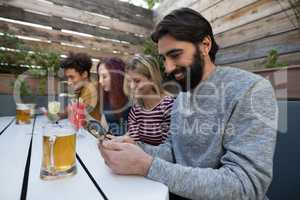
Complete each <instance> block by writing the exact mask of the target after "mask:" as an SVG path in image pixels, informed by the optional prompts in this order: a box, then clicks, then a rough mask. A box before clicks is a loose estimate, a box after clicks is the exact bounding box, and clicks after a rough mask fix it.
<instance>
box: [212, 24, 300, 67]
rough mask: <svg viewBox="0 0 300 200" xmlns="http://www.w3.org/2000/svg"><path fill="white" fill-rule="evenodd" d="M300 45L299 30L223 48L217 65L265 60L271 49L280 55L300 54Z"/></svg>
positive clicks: (219, 53)
mask: <svg viewBox="0 0 300 200" xmlns="http://www.w3.org/2000/svg"><path fill="white" fill-rule="evenodd" d="M299 44H300V34H299V29H297V30H293V31H288V32H285V33H282V34H278V35H274V36H271V37H267V38H263V39H260V40H255V41H252V42H246V43H243V44H241V45H236V46H232V47H229V48H223V49H221V50H220V51H219V52H218V54H217V57H216V63H218V64H230V63H235V62H241V61H247V60H252V59H257V58H263V57H265V56H267V54H268V52H269V51H270V50H271V49H276V50H277V52H278V53H279V54H287V53H294V52H299V51H300V45H299Z"/></svg>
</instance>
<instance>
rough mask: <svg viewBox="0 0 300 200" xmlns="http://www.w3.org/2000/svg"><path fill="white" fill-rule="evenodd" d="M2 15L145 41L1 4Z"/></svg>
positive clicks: (112, 37)
mask: <svg viewBox="0 0 300 200" xmlns="http://www.w3.org/2000/svg"><path fill="white" fill-rule="evenodd" d="M0 17H4V18H9V19H13V20H20V21H25V22H30V23H34V24H40V25H44V26H50V27H53V28H54V29H67V30H72V31H77V32H82V33H87V34H91V35H96V36H99V37H104V38H109V39H115V40H120V41H127V42H130V43H132V44H140V43H142V41H143V39H142V38H140V37H137V36H135V35H133V34H127V33H124V32H118V31H112V30H106V29H102V28H99V27H96V26H90V25H87V24H82V23H78V22H74V21H68V20H65V19H62V18H61V17H57V16H46V15H41V14H37V13H32V12H28V11H25V10H23V9H20V8H17V7H12V6H0Z"/></svg>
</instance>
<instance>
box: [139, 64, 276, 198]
mask: <svg viewBox="0 0 300 200" xmlns="http://www.w3.org/2000/svg"><path fill="white" fill-rule="evenodd" d="M277 115H278V110H277V102H276V99H275V96H274V91H273V88H272V86H271V84H270V83H269V81H267V80H265V79H263V78H262V77H260V76H258V75H254V74H252V73H249V72H246V71H243V70H240V69H235V68H230V67H217V68H216V70H215V71H214V73H213V74H212V75H211V76H210V77H209V79H208V80H206V81H203V82H201V83H200V84H199V85H198V86H197V88H195V89H194V90H193V91H192V92H187V93H180V94H179V96H178V97H177V99H176V101H175V103H174V106H173V109H172V114H171V127H170V132H171V135H170V136H169V138H168V140H167V141H166V142H165V143H164V144H162V145H160V146H158V147H154V146H150V145H146V144H141V147H142V148H143V149H144V150H145V151H146V152H147V153H149V154H151V155H152V156H153V157H154V159H153V162H152V164H151V167H150V169H149V172H148V175H147V177H148V178H149V179H152V180H155V181H158V182H161V183H163V184H165V185H167V187H168V188H169V190H170V192H172V193H175V194H177V195H179V196H182V197H185V198H190V199H204V200H210V199H211V200H218V199H220V200H235V199H237V200H244V199H264V198H266V196H265V194H266V192H267V189H268V187H269V185H270V183H271V181H272V168H273V155H274V149H275V143H276V129H277V117H278V116H277Z"/></svg>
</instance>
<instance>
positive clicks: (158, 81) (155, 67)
mask: <svg viewBox="0 0 300 200" xmlns="http://www.w3.org/2000/svg"><path fill="white" fill-rule="evenodd" d="M129 70H131V71H134V72H136V73H138V74H141V75H143V76H145V77H146V78H148V79H149V80H150V81H151V82H152V83H153V87H154V91H155V92H157V93H158V95H160V96H161V95H164V94H167V92H166V91H165V90H164V89H163V87H162V77H161V72H160V67H159V64H158V62H157V60H156V59H155V58H154V57H152V56H150V55H141V54H136V55H134V57H133V58H132V59H131V60H130V62H129V64H128V65H127V66H126V70H125V71H126V72H127V71H129ZM123 86H124V88H123V89H124V93H125V94H126V95H127V96H128V97H130V98H131V94H132V92H131V91H130V87H129V83H128V77H125V79H124V85H123Z"/></svg>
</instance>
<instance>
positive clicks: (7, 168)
mask: <svg viewBox="0 0 300 200" xmlns="http://www.w3.org/2000/svg"><path fill="white" fill-rule="evenodd" d="M2 119H4V118H0V124H1V121H3V120H2ZM45 122H46V120H45V118H44V117H38V118H37V120H36V123H35V127H34V130H33V135H32V134H31V133H32V128H33V123H32V124H29V125H16V124H15V123H12V124H11V125H10V126H9V127H8V128H7V129H6V130H5V132H4V134H2V135H1V136H0V155H1V156H0V163H1V164H0V188H1V189H0V190H1V192H0V199H20V197H21V190H22V185H26V181H25V183H23V176H24V174H25V173H24V171H25V166H26V161H27V155H28V150H29V146H30V141H31V138H32V149H31V156H30V167H29V174H27V175H28V185H27V190H26V192H27V195H26V197H27V199H30V200H40V199H49V200H54V199H55V200H56V199H63V200H68V199H70V200H71V199H72V200H73V199H76V200H80V199H84V200H86V199H100V200H102V199H105V197H106V198H107V199H109V200H114V199H115V200H119V199H128V200H129V199H130V200H135V199H138V200H148V199H149V200H150V199H151V200H152V199H155V200H156V199H157V200H159V199H162V200H167V199H169V197H168V189H167V187H166V186H165V185H163V184H161V183H158V182H154V181H151V180H148V179H146V178H144V177H136V176H120V175H115V174H113V173H112V172H111V170H110V169H109V168H108V167H107V166H106V165H105V164H104V161H103V159H102V157H101V154H100V153H99V151H98V148H97V140H96V139H95V138H94V137H93V136H91V135H89V134H88V133H86V136H84V137H83V136H79V137H77V154H78V156H79V157H80V159H81V160H82V162H83V164H84V166H85V167H86V168H87V170H88V172H89V173H90V174H91V176H92V178H93V179H94V180H95V181H96V183H95V184H97V186H98V187H99V188H100V190H101V191H102V192H103V193H104V194H105V197H103V196H102V194H101V193H100V191H99V189H97V187H96V186H95V184H94V183H93V181H92V180H91V179H92V178H90V177H89V176H88V174H87V172H86V171H85V170H84V169H83V167H82V166H81V164H80V163H79V162H78V160H77V174H76V175H75V176H73V177H68V178H64V179H60V180H51V181H49V180H48V181H44V180H41V179H40V168H41V159H42V133H43V130H42V125H43V124H45ZM0 128H1V127H0ZM25 188H26V187H25Z"/></svg>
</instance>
